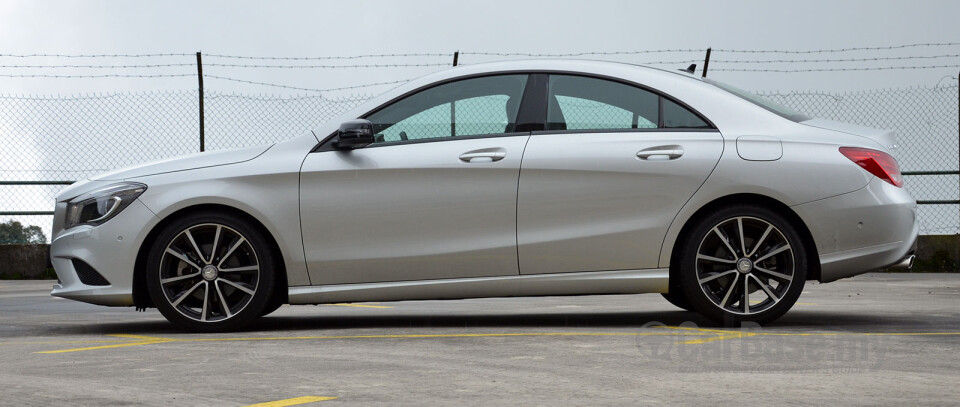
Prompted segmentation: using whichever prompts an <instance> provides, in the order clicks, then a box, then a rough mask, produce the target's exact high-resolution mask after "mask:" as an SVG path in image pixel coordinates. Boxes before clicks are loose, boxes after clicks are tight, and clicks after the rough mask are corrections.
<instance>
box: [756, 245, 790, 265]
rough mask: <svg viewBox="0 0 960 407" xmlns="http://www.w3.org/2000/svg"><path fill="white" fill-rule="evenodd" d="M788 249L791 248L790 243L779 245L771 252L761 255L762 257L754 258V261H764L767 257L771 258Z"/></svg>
mask: <svg viewBox="0 0 960 407" xmlns="http://www.w3.org/2000/svg"><path fill="white" fill-rule="evenodd" d="M787 250H790V245H789V244H786V243H784V244H783V246H780V247H778V248H776V249H773V250H771V251H770V252H769V253H767V254H765V255H763V256H761V257H760V258H758V259H756V260H754V261H753V262H754V263H759V262H761V261H764V260H766V259H769V258H771V257H773V256H776V255H777V254H780V253H782V252H784V251H787Z"/></svg>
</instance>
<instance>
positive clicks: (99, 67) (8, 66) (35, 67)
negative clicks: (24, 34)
mask: <svg viewBox="0 0 960 407" xmlns="http://www.w3.org/2000/svg"><path fill="white" fill-rule="evenodd" d="M181 66H193V67H196V66H197V64H196V63H192V64H146V65H0V68H11V69H17V68H30V69H60V68H90V69H137V68H172V67H181Z"/></svg>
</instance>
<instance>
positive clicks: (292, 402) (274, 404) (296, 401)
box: [246, 396, 337, 407]
mask: <svg viewBox="0 0 960 407" xmlns="http://www.w3.org/2000/svg"><path fill="white" fill-rule="evenodd" d="M336 399H337V397H316V396H306V397H295V398H292V399H286V400H277V401H268V402H266V403H258V404H251V405H249V406H246V407H286V406H296V405H300V404H307V403H313V402H317V401H327V400H336Z"/></svg>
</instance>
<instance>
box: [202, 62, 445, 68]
mask: <svg viewBox="0 0 960 407" xmlns="http://www.w3.org/2000/svg"><path fill="white" fill-rule="evenodd" d="M203 66H204V67H207V66H216V67H224V68H283V69H296V68H301V69H314V68H320V69H339V68H412V67H434V66H450V64H448V63H432V64H354V65H250V64H221V63H205V64H203Z"/></svg>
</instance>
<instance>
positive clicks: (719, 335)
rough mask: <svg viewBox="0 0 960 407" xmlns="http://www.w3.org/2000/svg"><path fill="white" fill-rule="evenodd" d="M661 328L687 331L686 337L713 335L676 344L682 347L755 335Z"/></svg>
mask: <svg viewBox="0 0 960 407" xmlns="http://www.w3.org/2000/svg"><path fill="white" fill-rule="evenodd" d="M661 328H666V329H675V330H678V331H687V332H690V333H688V334H686V335H690V334H693V335H703V334H704V333H710V334H713V336H710V337H708V338H702V339H691V340H688V341H682V342H677V343H681V344H684V345H700V344H704V343H708V342H713V341H722V340H726V339H738V338H745V337H748V336H754V335H756V333H753V332H743V331H728V330H720V329H705V328H688V327H680V326H663V327H661ZM680 335H684V334H680Z"/></svg>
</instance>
